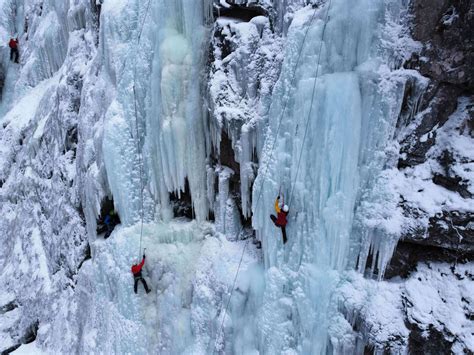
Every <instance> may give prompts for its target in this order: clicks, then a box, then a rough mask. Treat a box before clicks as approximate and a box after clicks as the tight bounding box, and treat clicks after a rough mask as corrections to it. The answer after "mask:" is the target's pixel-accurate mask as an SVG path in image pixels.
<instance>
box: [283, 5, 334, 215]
mask: <svg viewBox="0 0 474 355" xmlns="http://www.w3.org/2000/svg"><path fill="white" fill-rule="evenodd" d="M330 8H331V0H329V1H328V8H327V11H326V18H325V20H324V25H323V32H322V34H321V43H320V45H319V54H318V63H317V65H316V74H315V77H314V84H313V92H312V94H311V105H310V106H309V112H308V118H307V119H306V125H305V130H304V134H303V142H301V151H300V156H299V158H298V165H297V167H296V173H295V179H294V181H293V182H292V184H291V192H290V201H289V203H288V208H291V204H292V202H293V196H294V195H293V193H294V190H295V185H296V179H297V178H298V173H299V171H300V165H301V158H302V156H303V147H304V142H305V140H306V136H307V134H308V128H309V122H310V118H311V113H312V111H313V103H314V98H315V93H316V84H317V82H318V75H319V63H320V62H321V51H322V49H323V43H324V33H325V32H326V26H327V24H328V19H329V10H330Z"/></svg>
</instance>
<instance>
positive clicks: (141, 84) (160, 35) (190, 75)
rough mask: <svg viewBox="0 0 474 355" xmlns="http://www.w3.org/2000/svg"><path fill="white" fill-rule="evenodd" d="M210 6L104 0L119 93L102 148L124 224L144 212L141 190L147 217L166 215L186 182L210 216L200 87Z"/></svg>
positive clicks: (199, 210) (200, 213) (107, 48)
mask: <svg viewBox="0 0 474 355" xmlns="http://www.w3.org/2000/svg"><path fill="white" fill-rule="evenodd" d="M148 5H149V6H148ZM209 8H210V3H209V2H200V1H199V2H196V1H186V0H182V1H159V2H153V1H152V2H151V3H150V4H148V2H135V3H134V4H129V3H126V2H122V1H117V2H106V3H104V6H103V9H102V11H103V22H102V27H103V28H102V36H101V38H102V39H103V42H104V45H103V54H104V67H105V69H106V70H107V71H108V73H109V76H110V79H111V80H113V82H114V84H115V85H116V96H115V99H114V101H113V102H112V103H111V105H110V107H109V109H108V111H107V113H106V117H105V127H104V141H103V151H104V157H105V165H106V168H107V169H106V170H107V177H108V182H109V186H110V188H111V192H112V194H113V196H114V199H115V202H116V206H117V208H118V210H119V211H120V214H121V217H122V220H123V221H124V222H125V223H128V224H129V223H132V222H134V221H136V220H137V219H138V218H140V214H141V211H142V207H141V203H142V197H141V195H142V193H143V195H144V200H145V207H146V208H145V209H146V211H147V212H146V215H145V218H148V219H150V218H154V217H157V218H165V219H169V218H170V217H171V216H172V211H171V208H170V206H169V194H170V193H171V192H174V193H176V195H178V196H180V195H181V193H182V192H184V191H185V187H186V183H188V184H189V191H187V192H188V193H190V195H191V197H192V201H193V206H194V213H195V216H196V218H197V219H198V220H201V221H202V220H204V219H205V218H206V217H207V215H208V204H207V192H206V187H207V180H206V157H207V155H208V151H207V150H208V146H209V144H208V138H207V133H206V132H207V130H206V129H205V120H204V118H205V115H204V110H203V100H202V97H203V95H202V92H201V87H202V77H203V73H202V69H203V63H204V60H205V50H206V48H207V47H206V45H205V40H206V34H207V32H208V31H207V28H206V25H205V21H206V18H207V16H208V12H209ZM130 18H132V19H133V21H130ZM140 34H141V36H140V39H139V35H140Z"/></svg>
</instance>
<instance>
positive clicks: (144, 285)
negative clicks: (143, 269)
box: [133, 276, 150, 293]
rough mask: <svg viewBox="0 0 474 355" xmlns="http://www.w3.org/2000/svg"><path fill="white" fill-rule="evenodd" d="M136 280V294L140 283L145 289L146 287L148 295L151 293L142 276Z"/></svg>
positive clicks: (134, 287)
mask: <svg viewBox="0 0 474 355" xmlns="http://www.w3.org/2000/svg"><path fill="white" fill-rule="evenodd" d="M134 279H135V284H134V285H133V290H134V291H135V293H137V288H138V281H141V282H142V284H143V287H145V291H146V293H148V292H150V289H149V288H148V285H147V284H146V281H145V279H144V278H143V277H142V276H139V277H134Z"/></svg>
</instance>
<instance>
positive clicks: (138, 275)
mask: <svg viewBox="0 0 474 355" xmlns="http://www.w3.org/2000/svg"><path fill="white" fill-rule="evenodd" d="M143 265H145V254H143V259H142V262H141V263H140V264H133V265H132V274H133V279H134V281H135V282H134V285H133V290H134V291H135V293H137V287H138V281H141V282H142V284H143V287H145V291H146V293H148V292H150V291H151V290H150V289H149V288H148V285H147V284H146V281H145V279H144V278H143V276H142V268H143Z"/></svg>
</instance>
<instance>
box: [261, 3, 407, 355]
mask: <svg viewBox="0 0 474 355" xmlns="http://www.w3.org/2000/svg"><path fill="white" fill-rule="evenodd" d="M391 4H392V5H393V8H390V7H387V6H386V5H387V4H386V3H384V2H382V1H376V2H373V1H364V0H362V1H355V2H352V3H351V6H347V3H346V2H345V1H339V0H335V1H332V2H331V7H330V9H329V15H328V18H329V20H328V22H327V26H326V28H325V32H324V38H323V37H322V36H323V30H324V25H325V21H324V18H325V16H326V11H327V9H328V5H329V4H328V3H326V4H324V5H323V6H321V7H320V8H318V9H317V10H316V11H317V12H316V15H315V19H314V21H313V23H312V24H311V18H312V16H313V10H312V9H311V8H310V7H308V8H305V9H303V10H301V11H299V12H297V13H296V14H295V16H294V19H293V22H292V24H291V26H290V28H289V30H288V39H287V43H286V49H285V56H284V58H285V59H284V62H283V68H282V72H281V75H280V78H279V81H278V82H277V84H276V86H275V89H274V92H273V97H272V104H271V108H270V112H269V128H268V133H267V141H266V144H265V146H264V147H263V150H262V152H261V153H260V156H261V165H260V168H259V175H258V177H257V180H256V182H255V185H254V190H253V197H254V199H253V211H254V219H253V225H254V227H255V228H256V229H257V233H258V236H259V238H261V239H262V242H263V250H264V261H265V267H266V269H267V270H268V271H267V273H266V278H265V280H266V288H265V294H264V301H263V306H262V309H261V310H259V316H258V317H259V322H260V323H259V324H260V327H259V329H261V331H260V332H259V334H258V337H259V341H260V345H261V347H262V348H264V349H268V353H273V352H276V351H280V349H283V350H286V349H293V350H295V351H297V352H301V353H314V354H320V353H324V352H325V351H326V349H327V347H328V346H329V344H328V342H327V340H328V334H327V330H328V327H329V324H330V320H331V318H332V317H333V314H334V312H336V310H335V309H332V308H331V306H330V298H331V294H332V289H333V287H335V285H336V284H337V282H338V279H339V276H338V272H341V271H343V270H344V269H345V268H346V267H347V266H351V265H355V264H356V261H357V257H358V254H359V245H360V243H361V242H362V243H364V241H365V240H366V239H367V236H366V235H367V234H368V233H372V230H374V229H376V228H374V226H366V225H364V224H363V221H364V220H365V218H364V216H363V215H362V216H360V217H358V216H357V215H356V214H355V213H354V211H355V210H357V207H358V206H359V205H360V204H361V202H362V201H363V199H361V195H362V194H361V192H363V191H364V189H372V188H374V185H375V182H376V177H377V175H378V174H379V172H380V171H381V169H382V167H383V166H384V164H385V162H386V161H387V157H386V156H385V154H384V149H385V148H386V144H387V143H386V142H387V141H388V140H389V138H390V137H391V133H392V130H393V126H394V124H395V119H396V117H397V116H396V115H397V114H398V110H399V107H400V103H401V95H402V93H403V91H402V90H403V80H404V79H400V80H396V78H397V77H398V76H397V75H396V73H391V70H390V69H389V68H388V67H387V65H386V64H384V63H386V62H388V61H389V59H388V58H390V56H392V55H393V53H391V52H388V51H385V50H384V47H383V44H382V38H383V36H385V35H387V34H386V33H385V32H384V22H385V21H386V20H385V19H387V18H391V17H392V16H397V14H398V13H397V11H398V7H397V4H396V3H395V2H392V3H391ZM393 9H396V11H395V12H392V10H393ZM356 14H360V16H359V15H356ZM395 18H396V17H395ZM308 26H310V27H309V30H308V34H307V37H306V41H304V38H305V33H306V32H305V31H306V29H307V28H308ZM321 41H322V44H321ZM320 48H321V53H320V52H319V49H320ZM300 51H301V56H300ZM299 56H300V57H299ZM318 64H319V68H317V65H318ZM316 72H318V77H317V78H315V74H316ZM293 73H294V74H293ZM389 78H391V79H393V80H389ZM387 81H389V82H390V85H387ZM313 87H314V88H315V89H314V90H315V91H314V100H312V97H313ZM300 156H301V164H300ZM280 187H281V189H282V191H283V192H284V194H285V202H286V203H288V204H290V215H289V223H288V227H287V233H288V235H289V242H288V244H287V245H286V246H285V247H283V245H282V242H281V238H280V235H279V234H280V232H279V230H277V229H275V227H274V226H273V224H272V222H271V220H270V219H269V217H268V216H269V214H270V213H271V212H273V211H272V206H273V201H274V200H275V197H276V196H277V194H278V191H279V188H280ZM261 189H263V190H261ZM260 193H261V194H262V198H261V199H259V195H260ZM395 197H396V196H395V195H393V194H392V195H391V196H390V195H386V196H385V197H384V198H385V199H386V200H387V201H386V203H390V199H393V198H395ZM389 217H390V216H389V215H387V216H383V215H382V216H381V218H380V221H378V223H381V221H383V220H384V218H389ZM356 218H360V219H361V220H362V221H361V222H360V225H355V224H354V222H355V220H356ZM354 226H355V227H354ZM377 234H378V235H379V237H381V238H383V237H384V236H387V235H388V233H386V232H385V233H384V231H378V232H377ZM387 239H388V240H390V239H389V238H388V236H387ZM371 243H372V241H371V240H369V241H368V243H365V244H363V247H362V248H361V251H362V255H361V263H364V264H365V258H366V257H367V255H365V254H364V252H365V251H368V249H369V247H370V245H371ZM388 245H389V246H390V244H389V243H388ZM381 249H382V248H381ZM387 249H388V250H387ZM382 251H383V252H386V253H388V254H390V253H391V250H390V248H387V247H385V249H382ZM386 261H387V260H386ZM283 304H284V305H285V306H284V307H285V312H284V313H283V312H282V313H277V314H275V313H274V311H273V310H274V309H281V305H283ZM266 329H271V331H266ZM275 333H276V334H279V335H278V336H275Z"/></svg>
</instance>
